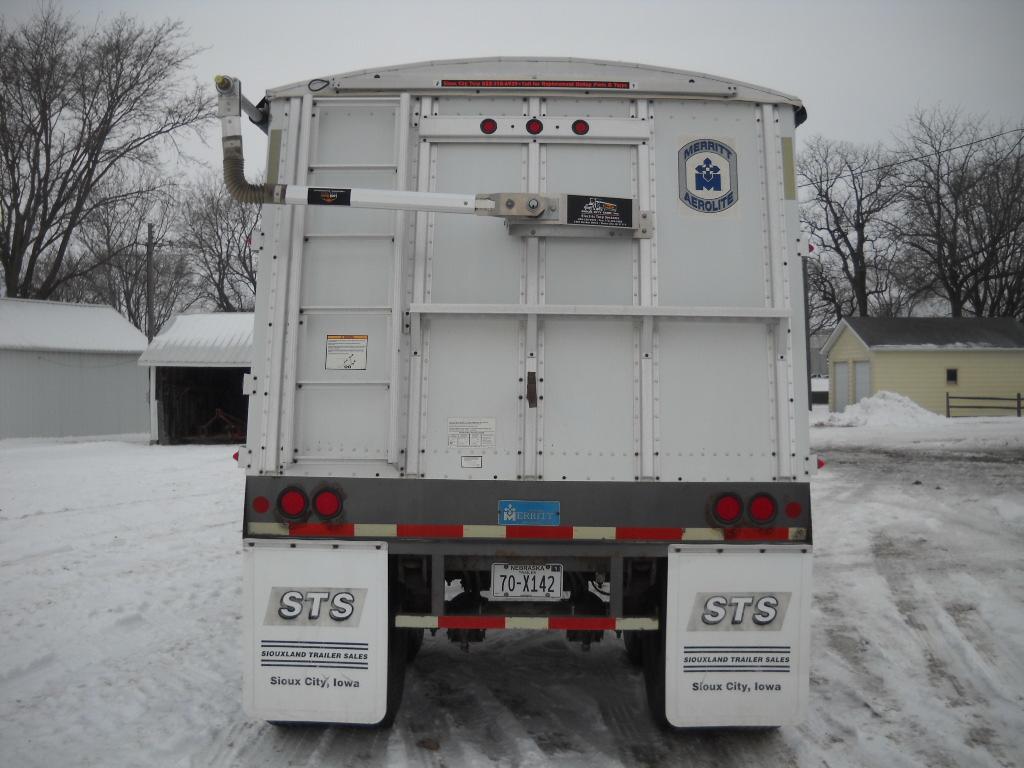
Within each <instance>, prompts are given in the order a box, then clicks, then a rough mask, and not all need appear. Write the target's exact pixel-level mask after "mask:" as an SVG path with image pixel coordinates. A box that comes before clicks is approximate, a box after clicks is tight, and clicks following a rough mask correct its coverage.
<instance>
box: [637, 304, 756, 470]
mask: <svg viewBox="0 0 1024 768" xmlns="http://www.w3.org/2000/svg"><path fill="white" fill-rule="evenodd" d="M657 333H658V371H659V375H658V378H659V389H658V391H659V396H660V401H659V408H658V419H659V426H660V436H661V442H660V446H661V447H660V450H659V454H660V456H659V459H660V464H659V466H660V473H661V477H662V479H663V480H678V479H680V478H681V479H682V480H685V481H714V480H737V481H748V480H770V479H771V478H772V476H773V475H774V474H775V473H774V472H773V466H774V463H773V462H774V459H773V458H772V451H774V450H775V447H774V446H773V445H772V437H771V428H770V424H771V415H772V411H771V404H770V402H769V399H768V391H769V387H768V371H769V368H770V367H771V365H772V362H771V361H770V360H769V359H768V351H767V344H766V340H765V333H766V332H765V328H764V326H763V325H761V324H760V323H718V322H715V323H710V322H685V321H669V320H663V321H661V322H660V323H659V324H658V329H657Z"/></svg>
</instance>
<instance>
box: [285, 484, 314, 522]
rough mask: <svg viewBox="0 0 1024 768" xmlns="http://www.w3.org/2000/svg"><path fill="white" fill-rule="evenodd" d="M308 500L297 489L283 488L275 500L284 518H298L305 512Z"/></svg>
mask: <svg viewBox="0 0 1024 768" xmlns="http://www.w3.org/2000/svg"><path fill="white" fill-rule="evenodd" d="M308 505H309V500H308V499H307V498H306V494H304V493H303V492H302V491H300V490H299V489H298V488H285V490H284V491H283V492H282V493H281V495H280V496H279V497H278V498H277V508H278V509H279V510H280V511H281V514H282V515H284V516H285V517H291V518H298V517H301V516H302V514H303V513H304V512H305V511H306V507H307V506H308Z"/></svg>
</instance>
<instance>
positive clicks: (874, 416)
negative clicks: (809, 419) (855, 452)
mask: <svg viewBox="0 0 1024 768" xmlns="http://www.w3.org/2000/svg"><path fill="white" fill-rule="evenodd" d="M945 422H946V419H945V417H944V416H940V415H939V414H937V413H932V412H931V411H929V410H926V409H924V408H922V407H921V406H919V405H918V404H917V403H915V402H914V401H913V400H911V399H910V398H909V397H905V396H903V395H899V394H896V393H895V392H884V391H883V392H878V393H877V394H875V395H873V396H871V397H866V398H864V399H863V400H861V401H860V402H859V403H857V404H856V405H850V406H847V408H846V410H845V411H843V412H842V413H830V414H828V417H827V418H825V419H822V420H821V421H818V422H817V423H816V424H815V426H822V427H919V426H926V425H928V424H939V423H945Z"/></svg>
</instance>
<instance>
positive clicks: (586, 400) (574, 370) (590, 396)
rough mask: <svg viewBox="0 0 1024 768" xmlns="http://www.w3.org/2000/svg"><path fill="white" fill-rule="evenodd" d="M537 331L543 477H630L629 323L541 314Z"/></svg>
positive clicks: (633, 406) (632, 361)
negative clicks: (539, 339)
mask: <svg viewBox="0 0 1024 768" xmlns="http://www.w3.org/2000/svg"><path fill="white" fill-rule="evenodd" d="M541 330H542V333H543V353H542V358H541V362H542V368H541V376H540V378H542V379H543V381H542V382H539V384H538V392H539V393H540V394H542V395H543V396H544V400H543V401H542V402H539V405H540V406H541V407H542V409H543V410H542V411H541V416H542V417H543V426H542V431H543V440H542V443H541V444H542V445H543V450H544V454H543V457H542V458H543V467H544V472H543V475H544V479H546V480H560V479H562V477H563V476H564V477H566V479H569V480H632V479H633V477H634V475H635V467H636V462H635V460H634V459H635V457H634V455H633V454H634V451H635V448H634V444H635V439H634V436H635V419H636V418H638V409H639V403H638V402H637V400H636V397H635V380H634V377H635V375H636V367H637V365H636V355H637V349H636V346H635V336H636V332H635V326H634V322H633V321H623V320H608V319H574V320H554V319H550V318H545V319H544V320H543V322H542V323H541Z"/></svg>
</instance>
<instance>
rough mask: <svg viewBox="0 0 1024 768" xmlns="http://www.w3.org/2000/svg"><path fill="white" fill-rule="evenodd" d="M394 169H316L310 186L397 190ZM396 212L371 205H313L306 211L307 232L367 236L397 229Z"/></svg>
mask: <svg viewBox="0 0 1024 768" xmlns="http://www.w3.org/2000/svg"><path fill="white" fill-rule="evenodd" d="M397 176H398V174H396V173H395V172H394V171H390V170H385V171H315V172H313V173H310V174H309V177H308V179H307V185H308V186H310V187H341V188H344V189H351V188H353V187H355V188H365V189H395V188H396V185H397ZM397 215H398V214H397V213H396V212H395V211H376V210H372V209H370V208H349V207H348V206H341V207H338V208H333V207H328V206H325V205H311V206H309V207H308V208H306V210H305V216H306V229H305V234H307V235H311V236H312V235H324V234H327V235H333V234H347V235H353V234H358V235H365V234H387V235H393V234H394V232H395V217H396V216H397Z"/></svg>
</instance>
